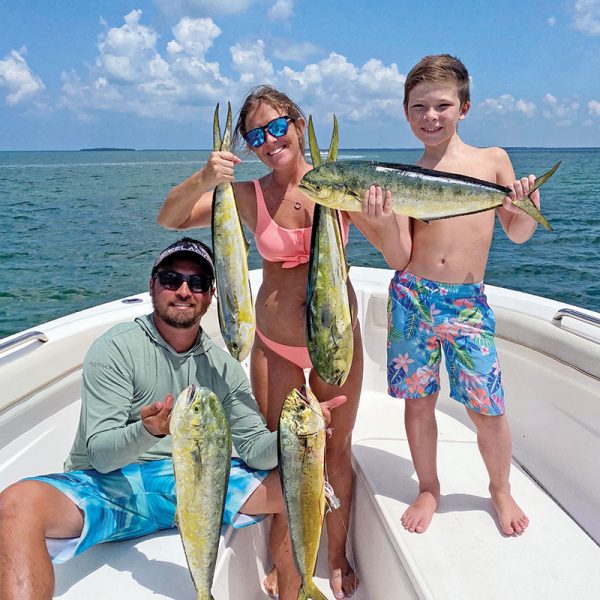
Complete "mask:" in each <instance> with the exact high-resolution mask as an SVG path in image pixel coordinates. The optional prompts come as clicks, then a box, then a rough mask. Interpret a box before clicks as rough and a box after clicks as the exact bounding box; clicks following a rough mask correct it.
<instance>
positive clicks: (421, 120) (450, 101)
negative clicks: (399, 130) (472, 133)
mask: <svg viewBox="0 0 600 600" xmlns="http://www.w3.org/2000/svg"><path fill="white" fill-rule="evenodd" d="M468 110H469V102H465V104H464V105H463V106H461V104H460V98H459V97H458V90H457V89H456V85H455V84H453V83H434V82H423V83H419V84H417V85H416V86H415V87H414V88H413V89H412V90H411V91H410V94H409V98H408V107H407V109H406V118H407V120H408V123H409V125H410V128H411V129H412V131H413V133H414V134H415V136H416V137H417V138H418V139H419V140H420V141H421V142H423V144H425V145H426V146H429V145H438V144H441V143H444V142H446V141H449V140H450V139H451V138H452V137H453V136H454V134H455V133H456V128H457V125H458V122H459V121H460V120H461V119H462V118H463V117H464V116H465V115H466V114H467V111H468Z"/></svg>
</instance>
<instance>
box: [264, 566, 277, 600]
mask: <svg viewBox="0 0 600 600" xmlns="http://www.w3.org/2000/svg"><path fill="white" fill-rule="evenodd" d="M263 587H264V588H265V592H266V593H267V596H269V598H274V599H275V598H279V594H278V593H277V591H278V588H277V569H276V568H275V567H273V568H272V569H271V572H270V573H269V574H268V575H267V576H266V577H265V578H264V579H263Z"/></svg>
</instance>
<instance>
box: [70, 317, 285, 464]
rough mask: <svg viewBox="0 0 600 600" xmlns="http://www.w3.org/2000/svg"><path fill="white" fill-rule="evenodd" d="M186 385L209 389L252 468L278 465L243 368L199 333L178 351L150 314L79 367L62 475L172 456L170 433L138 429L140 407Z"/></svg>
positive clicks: (104, 341)
mask: <svg viewBox="0 0 600 600" xmlns="http://www.w3.org/2000/svg"><path fill="white" fill-rule="evenodd" d="M191 384H195V385H199V386H204V387H207V388H209V389H211V390H212V391H213V392H214V393H215V394H216V395H217V397H218V398H219V399H220V400H221V403H222V404H223V408H224V409H225V413H226V415H227V417H228V419H229V422H230V424H231V433H232V439H233V444H234V446H235V448H236V450H237V452H238V454H239V455H240V457H241V458H242V460H243V461H244V462H246V464H248V466H250V467H252V468H254V469H272V468H274V467H275V466H276V465H277V433H276V432H271V431H269V430H268V429H267V427H266V425H265V422H264V419H263V418H262V416H261V414H260V413H259V411H258V406H257V404H256V400H255V399H254V396H253V395H252V391H251V389H250V384H249V382H248V379H247V377H246V374H245V373H244V371H243V369H242V367H241V365H240V364H239V363H238V362H237V361H236V360H235V359H234V358H233V357H232V356H230V355H229V354H227V353H226V352H225V351H223V350H221V349H220V348H218V347H217V346H215V345H214V344H213V343H212V341H211V339H210V338H209V337H208V336H207V335H206V334H205V333H204V332H203V331H200V333H199V336H198V340H197V342H196V344H195V345H194V346H193V347H192V348H191V349H190V350H188V351H187V352H183V353H178V352H175V350H173V348H171V346H169V344H167V343H166V342H165V341H164V340H163V339H162V337H161V336H160V334H159V333H158V331H157V329H156V327H155V325H154V321H153V319H152V316H144V317H139V318H137V319H136V320H135V321H133V322H130V323H122V324H119V325H116V326H115V327H113V328H111V329H110V330H109V331H108V332H106V333H105V334H104V335H102V336H101V337H100V338H98V339H97V340H96V341H95V342H94V343H93V344H92V346H91V348H90V349H89V351H88V353H87V355H86V357H85V360H84V363H83V381H82V398H81V415H80V422H79V429H78V431H77V435H76V437H75V441H74V443H73V447H72V448H71V452H70V454H69V457H68V458H67V461H66V462H65V470H66V471H73V470H76V469H90V468H93V469H96V470H97V471H100V472H101V473H107V472H109V471H113V470H115V469H119V468H121V467H123V466H125V465H127V464H130V463H132V462H138V461H145V460H157V459H163V458H170V457H171V436H170V435H167V436H165V437H162V438H158V437H155V436H153V435H152V434H151V433H149V432H148V431H147V430H146V428H145V427H144V425H143V424H142V421H141V417H140V411H141V409H142V407H143V406H146V405H148V404H153V403H154V402H158V401H163V400H164V399H165V396H166V395H167V394H172V395H173V396H174V397H175V398H176V397H177V396H178V395H179V393H180V392H181V391H183V390H184V389H185V388H186V387H188V386H189V385H191Z"/></svg>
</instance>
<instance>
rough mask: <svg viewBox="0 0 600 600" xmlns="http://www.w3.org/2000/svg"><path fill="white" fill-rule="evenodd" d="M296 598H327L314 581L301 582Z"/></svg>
mask: <svg viewBox="0 0 600 600" xmlns="http://www.w3.org/2000/svg"><path fill="white" fill-rule="evenodd" d="M296 600H327V596H326V595H325V594H324V593H323V592H322V591H321V590H320V589H319V588H318V587H317V586H316V585H315V583H314V581H311V582H308V581H307V582H306V583H303V584H302V586H301V587H300V590H299V591H298V598H297V599H296Z"/></svg>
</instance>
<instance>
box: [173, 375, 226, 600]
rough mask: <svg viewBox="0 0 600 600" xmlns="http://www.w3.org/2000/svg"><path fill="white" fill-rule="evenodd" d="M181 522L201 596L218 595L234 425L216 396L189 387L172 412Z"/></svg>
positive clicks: (207, 599)
mask: <svg viewBox="0 0 600 600" xmlns="http://www.w3.org/2000/svg"><path fill="white" fill-rule="evenodd" d="M170 431H171V435H172V436H173V468H174V470H175V485H176V489H177V514H176V520H177V527H178V528H179V533H180V534H181V540H182V542H183V548H184V550H185V556H186V559H187V563H188V567H189V570H190V574H191V576H192V579H193V581H194V586H195V588H196V593H197V600H213V596H212V594H211V587H212V582H213V578H214V573H215V565H216V562H217V553H218V550H219V538H220V533H221V523H222V520H223V509H224V507H225V494H226V492H227V483H228V481H229V470H230V465H231V429H230V426H229V421H228V419H227V416H226V415H225V411H224V410H223V405H222V404H221V402H220V401H219V399H218V398H217V396H216V395H215V394H214V393H213V392H212V391H211V390H209V389H207V388H205V387H196V386H194V385H191V386H189V387H188V388H186V389H185V390H183V392H181V394H179V396H178V397H177V400H176V401H175V404H174V405H173V410H172V412H171V422H170Z"/></svg>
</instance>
